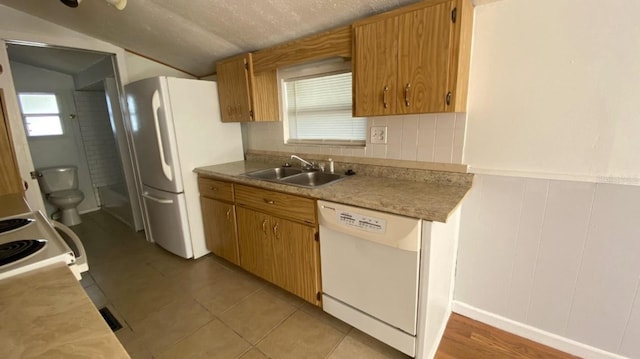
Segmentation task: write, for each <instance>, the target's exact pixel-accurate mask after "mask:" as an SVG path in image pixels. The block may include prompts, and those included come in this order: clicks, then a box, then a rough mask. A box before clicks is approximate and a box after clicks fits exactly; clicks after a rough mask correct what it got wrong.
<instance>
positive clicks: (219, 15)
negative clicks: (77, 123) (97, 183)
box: [0, 0, 487, 76]
mask: <svg viewBox="0 0 640 359" xmlns="http://www.w3.org/2000/svg"><path fill="white" fill-rule="evenodd" d="M481 1H487V0H481ZM413 2H416V0H257V1H256V0H128V4H127V6H126V8H125V9H124V10H122V11H119V10H117V9H116V8H114V7H113V6H110V5H108V4H107V2H106V1H105V0H83V1H82V2H81V3H80V5H79V6H78V7H77V8H70V7H67V6H65V5H64V4H62V2H60V1H57V0H29V1H25V0H0V3H1V4H4V5H7V6H9V7H12V8H14V9H17V10H20V11H22V12H25V13H28V14H31V15H34V16H37V17H39V18H42V19H45V20H47V21H50V22H53V23H55V24H58V25H61V26H64V27H66V28H69V29H72V30H75V31H77V32H81V33H84V34H87V35H89V36H92V37H95V38H97V39H100V40H104V41H107V42H110V43H112V44H114V45H116V46H119V47H122V48H125V49H127V50H130V51H133V52H135V53H138V54H141V55H144V56H146V57H150V58H152V59H155V60H157V61H160V62H163V63H166V64H168V65H170V66H173V67H175V68H178V69H181V70H183V71H185V72H188V73H191V74H193V75H195V76H204V75H208V74H211V73H213V72H214V71H215V62H216V61H217V60H219V59H222V58H225V57H229V56H231V55H235V54H239V53H242V52H246V51H254V50H258V49H262V48H266V47H269V46H272V45H276V44H279V43H282V42H286V41H289V40H293V39H296V38H300V37H303V36H306V35H310V34H314V33H317V32H321V31H325V30H329V29H332V28H335V27H338V26H342V25H347V24H349V23H351V22H352V21H353V20H355V19H359V18H362V17H366V16H369V15H372V14H375V13H380V12H383V11H386V10H389V9H392V8H396V7H399V6H402V5H406V4H409V3H413Z"/></svg>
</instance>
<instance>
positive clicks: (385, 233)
mask: <svg viewBox="0 0 640 359" xmlns="http://www.w3.org/2000/svg"><path fill="white" fill-rule="evenodd" d="M318 218H319V224H320V258H321V266H322V292H323V294H322V301H323V309H324V311H325V312H327V313H329V314H331V315H333V316H334V317H337V318H339V319H341V320H343V321H345V322H347V323H348V324H350V325H352V326H354V327H356V328H358V329H360V330H362V331H363V332H365V333H367V334H369V335H371V336H373V337H375V338H377V339H378V340H380V341H382V342H385V343H387V344H389V345H390V346H392V347H394V348H396V349H398V350H400V351H402V352H403V353H405V354H408V355H410V356H414V355H415V352H416V330H417V324H418V323H417V313H418V281H419V273H420V238H421V233H422V221H421V220H419V219H415V218H408V217H403V216H398V215H393V214H387V213H381V212H376V211H371V210H366V209H362V208H357V207H351V206H346V205H343V204H337V203H331V202H326V201H318Z"/></svg>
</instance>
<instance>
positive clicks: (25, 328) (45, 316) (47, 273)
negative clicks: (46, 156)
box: [0, 194, 129, 358]
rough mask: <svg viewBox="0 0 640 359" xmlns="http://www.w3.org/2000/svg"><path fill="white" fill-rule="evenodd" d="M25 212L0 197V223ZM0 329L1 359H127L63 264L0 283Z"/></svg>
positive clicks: (17, 200)
mask: <svg viewBox="0 0 640 359" xmlns="http://www.w3.org/2000/svg"><path fill="white" fill-rule="evenodd" d="M29 211H30V209H29V206H28V205H27V203H26V202H25V200H24V198H23V197H22V195H21V194H16V195H4V196H0V217H8V216H13V215H16V214H20V213H25V212H29ZM0 323H1V324H0V357H2V358H129V355H128V354H127V352H126V351H125V349H124V348H123V347H122V345H121V344H120V342H119V341H118V338H116V336H115V334H113V332H112V331H111V328H109V326H108V325H107V323H106V322H105V321H104V319H103V318H102V316H101V315H100V313H99V312H98V310H97V309H96V307H95V306H94V305H93V303H92V302H91V299H89V297H88V296H87V294H86V293H85V291H84V290H83V289H82V286H81V285H80V283H79V282H78V281H77V280H76V278H75V276H74V275H73V273H71V270H70V269H69V267H67V266H66V265H65V264H63V263H58V264H54V265H50V266H48V267H43V268H40V269H37V270H34V271H30V272H27V273H23V274H20V275H16V276H14V277H10V278H6V279H3V280H0Z"/></svg>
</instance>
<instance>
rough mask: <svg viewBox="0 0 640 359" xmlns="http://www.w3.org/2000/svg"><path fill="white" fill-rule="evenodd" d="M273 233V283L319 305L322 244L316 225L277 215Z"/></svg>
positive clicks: (272, 229)
mask: <svg viewBox="0 0 640 359" xmlns="http://www.w3.org/2000/svg"><path fill="white" fill-rule="evenodd" d="M271 231H272V234H273V237H274V238H273V258H274V278H273V282H274V284H276V285H278V286H280V287H282V288H284V289H286V290H287V291H289V292H291V293H293V294H295V295H297V296H299V297H301V298H303V299H304V300H306V301H308V302H310V303H313V304H315V305H320V301H319V300H318V298H317V293H318V292H319V291H320V254H319V253H320V246H319V243H318V242H317V241H316V240H315V238H316V228H315V227H312V226H307V225H303V224H299V223H296V222H292V221H289V220H286V219H280V218H277V219H275V221H274V224H273V227H272V228H271Z"/></svg>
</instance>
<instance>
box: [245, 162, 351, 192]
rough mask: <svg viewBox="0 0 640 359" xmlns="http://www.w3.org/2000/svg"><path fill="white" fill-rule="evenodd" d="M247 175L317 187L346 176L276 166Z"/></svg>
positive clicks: (265, 179) (271, 180)
mask: <svg viewBox="0 0 640 359" xmlns="http://www.w3.org/2000/svg"><path fill="white" fill-rule="evenodd" d="M244 175H245V176H247V177H251V178H256V179H260V180H264V181H270V182H277V183H284V184H290V185H295V186H302V187H309V188H315V187H320V186H324V185H327V184H330V183H333V182H336V181H338V180H341V179H343V178H344V176H341V175H338V174H335V173H328V172H322V171H303V170H302V169H301V168H292V167H275V168H267V169H264V170H258V171H253V172H248V173H245V174H244Z"/></svg>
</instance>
